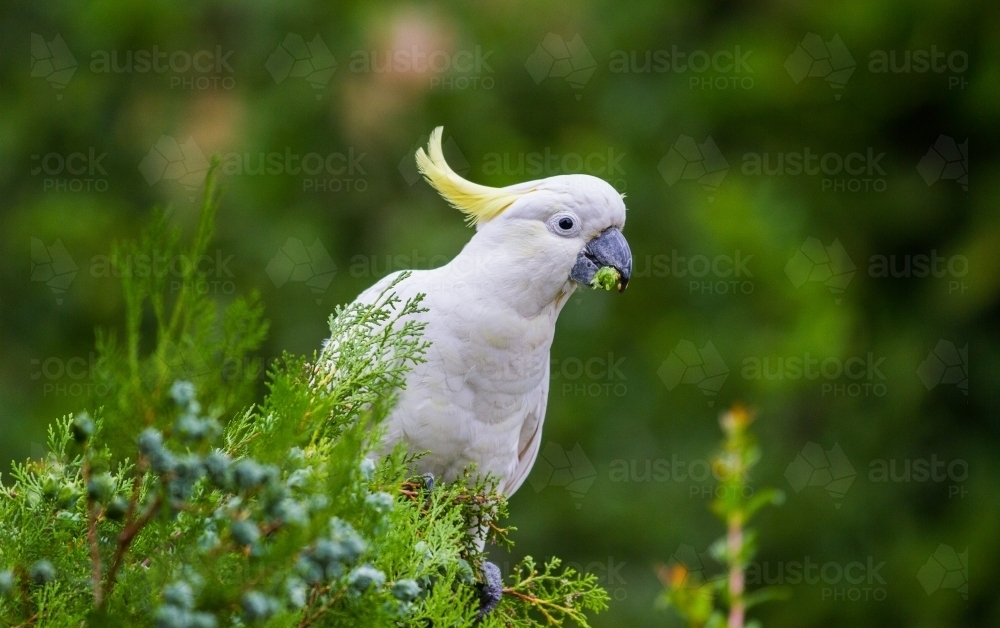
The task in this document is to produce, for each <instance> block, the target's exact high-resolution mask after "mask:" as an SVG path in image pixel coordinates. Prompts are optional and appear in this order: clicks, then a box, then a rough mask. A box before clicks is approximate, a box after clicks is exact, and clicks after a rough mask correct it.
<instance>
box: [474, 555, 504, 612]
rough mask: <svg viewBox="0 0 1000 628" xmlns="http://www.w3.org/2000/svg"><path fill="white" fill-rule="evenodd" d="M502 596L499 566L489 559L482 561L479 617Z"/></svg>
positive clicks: (494, 606) (495, 604)
mask: <svg viewBox="0 0 1000 628" xmlns="http://www.w3.org/2000/svg"><path fill="white" fill-rule="evenodd" d="M501 597H503V577H502V576H501V575H500V568H499V567H497V566H496V565H494V564H493V563H491V562H489V561H485V562H483V581H482V582H481V583H479V618H480V619H482V618H483V617H485V616H487V615H489V614H490V613H491V612H492V611H493V609H495V608H496V607H497V605H498V604H500V598H501Z"/></svg>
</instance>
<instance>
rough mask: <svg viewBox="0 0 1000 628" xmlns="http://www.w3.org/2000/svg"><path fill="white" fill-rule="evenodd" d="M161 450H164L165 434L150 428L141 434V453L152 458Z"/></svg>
mask: <svg viewBox="0 0 1000 628" xmlns="http://www.w3.org/2000/svg"><path fill="white" fill-rule="evenodd" d="M161 449H163V434H161V433H160V431H159V430H156V429H153V428H151V427H148V428H146V429H145V430H143V431H142V434H139V451H141V452H142V453H143V455H144V456H147V457H152V456H153V454H155V453H159V451H160V450H161Z"/></svg>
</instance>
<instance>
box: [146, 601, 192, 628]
mask: <svg viewBox="0 0 1000 628" xmlns="http://www.w3.org/2000/svg"><path fill="white" fill-rule="evenodd" d="M153 625H154V626H156V628H188V612H187V611H185V610H184V609H183V608H179V607H177V606H171V605H170V604H167V605H165V606H161V607H160V608H158V609H156V614H155V615H154V616H153Z"/></svg>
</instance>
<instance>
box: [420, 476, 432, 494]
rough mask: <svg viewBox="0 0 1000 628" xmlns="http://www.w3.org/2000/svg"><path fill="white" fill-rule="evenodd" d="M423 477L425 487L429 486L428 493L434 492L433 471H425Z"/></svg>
mask: <svg viewBox="0 0 1000 628" xmlns="http://www.w3.org/2000/svg"><path fill="white" fill-rule="evenodd" d="M422 477H423V478H424V487H426V488H427V492H428V493H433V492H434V474H433V473H425V474H424V475H423V476H422Z"/></svg>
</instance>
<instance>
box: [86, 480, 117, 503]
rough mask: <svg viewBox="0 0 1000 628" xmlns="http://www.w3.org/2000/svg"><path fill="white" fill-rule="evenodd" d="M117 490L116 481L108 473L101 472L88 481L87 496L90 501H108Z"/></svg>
mask: <svg viewBox="0 0 1000 628" xmlns="http://www.w3.org/2000/svg"><path fill="white" fill-rule="evenodd" d="M114 491H115V481H114V479H112V477H111V476H110V475H108V474H107V473H101V474H99V475H95V476H94V477H92V478H90V481H89V482H87V498H88V499H89V500H90V501H94V502H99V503H101V504H103V503H106V502H107V501H108V500H109V499H110V498H111V495H112V494H113V493H114Z"/></svg>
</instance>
